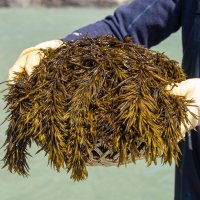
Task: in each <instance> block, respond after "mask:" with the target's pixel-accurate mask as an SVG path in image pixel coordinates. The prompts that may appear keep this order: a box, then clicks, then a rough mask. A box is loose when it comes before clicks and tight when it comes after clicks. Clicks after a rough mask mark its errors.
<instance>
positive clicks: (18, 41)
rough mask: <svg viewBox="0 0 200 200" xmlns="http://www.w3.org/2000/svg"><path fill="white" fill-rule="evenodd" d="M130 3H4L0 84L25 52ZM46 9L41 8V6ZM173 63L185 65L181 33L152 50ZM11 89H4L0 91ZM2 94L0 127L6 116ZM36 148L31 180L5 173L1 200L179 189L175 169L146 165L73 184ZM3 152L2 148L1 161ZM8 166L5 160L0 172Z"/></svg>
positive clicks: (142, 195) (145, 194)
mask: <svg viewBox="0 0 200 200" xmlns="http://www.w3.org/2000/svg"><path fill="white" fill-rule="evenodd" d="M124 3H127V1H125V0H121V1H120V0H79V1H78V0H49V1H48V0H0V6H1V8H0V82H2V81H5V80H7V77H8V70H9V68H10V67H11V66H12V65H13V63H14V62H15V60H16V59H17V57H18V55H19V54H20V53H21V51H22V50H23V49H25V48H28V47H30V46H33V45H36V44H38V43H40V42H43V41H47V40H52V39H60V38H63V37H64V36H66V35H67V34H69V33H71V32H72V31H74V30H75V29H77V28H80V27H82V26H84V25H87V24H89V23H93V22H96V21H97V20H100V19H103V18H104V17H105V16H107V15H112V14H113V12H114V10H115V9H116V7H117V6H119V4H124ZM40 5H42V6H40ZM153 49H154V50H156V51H159V52H161V53H162V52H164V53H165V54H166V55H168V56H169V57H170V58H171V59H174V60H177V61H179V62H180V61H181V56H182V49H181V34H180V31H179V32H177V33H175V34H173V35H171V36H170V37H169V38H168V39H166V40H165V41H164V42H162V43H161V44H159V45H158V46H156V47H154V48H153ZM5 88H6V85H5V84H3V85H2V84H1V85H0V90H3V89H5ZM4 94H5V93H3V94H0V122H2V121H3V120H4V119H5V117H6V112H5V110H3V108H4V107H5V103H4V102H3V100H2V98H3V95H4ZM7 127H8V122H6V123H4V124H3V125H1V126H0V146H2V145H3V143H4V141H5V132H6V129H7ZM37 150H38V149H37V147H36V146H35V145H33V146H32V147H31V149H30V150H29V152H30V153H31V155H32V156H33V157H32V158H29V159H28V163H29V166H30V168H31V170H30V176H29V177H28V178H23V177H19V176H18V175H16V174H11V173H10V172H8V170H7V169H6V168H4V169H0V200H25V199H28V200H36V199H37V200H47V199H48V200H55V199H59V200H122V199H123V200H130V199H133V200H161V199H162V200H171V199H173V190H174V164H172V166H168V165H165V166H162V165H161V164H160V163H159V162H158V165H157V166H154V165H152V166H150V167H148V168H147V167H146V163H145V162H144V161H138V162H137V163H136V164H130V165H128V166H127V167H124V166H121V167H120V168H117V167H109V168H102V167H96V168H91V167H90V168H88V171H89V177H88V179H87V180H86V181H83V182H79V183H78V182H74V181H73V180H70V178H69V174H67V173H66V172H65V171H64V170H63V171H62V172H60V173H57V172H56V171H54V170H53V169H51V168H50V166H47V158H46V157H45V156H44V154H43V153H42V152H41V153H39V154H37V155H35V152H36V151H37ZM3 156H4V149H0V159H2V158H3ZM2 166H3V162H2V161H0V167H2Z"/></svg>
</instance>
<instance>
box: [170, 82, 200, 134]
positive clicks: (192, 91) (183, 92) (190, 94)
mask: <svg viewBox="0 0 200 200" xmlns="http://www.w3.org/2000/svg"><path fill="white" fill-rule="evenodd" d="M176 85H177V86H175V87H173V89H172V90H171V93H172V94H174V95H178V96H185V98H186V99H188V100H191V99H192V100H194V103H192V104H191V106H188V110H189V111H188V112H187V114H188V119H189V121H190V123H189V124H186V127H185V126H184V125H183V124H181V133H182V134H183V136H185V133H186V132H187V131H189V130H191V129H193V128H195V127H196V126H199V125H200V78H192V79H187V80H185V81H182V82H180V83H177V84H176ZM167 89H169V90H170V89H171V86H169V87H167ZM191 113H193V114H194V115H196V116H197V118H195V117H194V115H193V114H191Z"/></svg>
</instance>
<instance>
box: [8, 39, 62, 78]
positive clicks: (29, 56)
mask: <svg viewBox="0 0 200 200" xmlns="http://www.w3.org/2000/svg"><path fill="white" fill-rule="evenodd" d="M62 43H63V42H62V41H61V40H51V41H47V42H43V43H40V44H38V45H36V46H34V47H30V48H28V49H25V50H24V51H23V52H22V53H21V54H20V56H19V57H18V59H17V61H16V62H15V64H14V65H13V66H12V67H11V68H10V70H9V78H8V80H9V81H11V82H12V80H13V78H14V76H15V73H14V72H22V71H23V70H24V69H25V71H26V72H27V73H28V74H29V75H30V74H31V72H32V70H33V67H34V66H36V65H38V64H39V62H40V60H41V59H42V58H43V54H42V52H41V51H39V49H47V48H52V49H56V48H58V47H59V46H60V45H61V44H62Z"/></svg>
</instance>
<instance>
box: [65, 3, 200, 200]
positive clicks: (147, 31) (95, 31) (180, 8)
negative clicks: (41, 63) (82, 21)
mask: <svg viewBox="0 0 200 200" xmlns="http://www.w3.org/2000/svg"><path fill="white" fill-rule="evenodd" d="M196 6H197V2H196V0H134V1H132V2H131V3H130V4H128V5H125V6H122V7H119V8H118V9H117V10H116V11H115V13H114V15H113V16H108V17H106V18H105V19H103V20H101V21H98V22H96V23H94V24H91V25H88V26H86V27H83V28H81V29H79V30H77V31H75V32H74V33H72V34H70V35H68V36H66V37H65V38H64V39H63V40H64V41H69V40H73V39H76V38H78V37H81V36H84V35H86V34H89V35H90V36H91V37H95V36H99V35H104V34H110V35H114V36H116V37H117V38H119V39H122V38H123V37H125V36H126V35H130V36H132V37H133V42H134V43H138V44H141V45H143V46H145V47H152V46H154V45H156V44H158V43H159V42H161V41H162V40H164V39H165V38H167V37H168V36H169V35H170V34H171V33H173V32H176V31H177V30H178V29H179V28H180V27H182V42H183V51H184V50H185V48H186V46H187V43H188V42H189V41H188V38H189V33H190V31H191V28H192V26H193V22H194V16H195V10H196ZM192 72H193V68H192V66H191V69H190V70H189V71H188V70H187V73H188V74H187V75H188V77H192V76H193V75H192V74H193V73H192ZM199 145H200V135H199V134H197V133H195V134H193V136H192V150H191V149H189V147H188V141H186V142H181V144H180V146H181V148H182V151H183V156H182V158H181V161H180V163H179V167H178V168H176V181H175V200H200V148H199Z"/></svg>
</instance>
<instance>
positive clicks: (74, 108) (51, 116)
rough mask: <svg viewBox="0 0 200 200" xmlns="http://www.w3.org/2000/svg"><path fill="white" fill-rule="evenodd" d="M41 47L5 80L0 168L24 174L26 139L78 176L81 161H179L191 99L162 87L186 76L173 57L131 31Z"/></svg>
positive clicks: (84, 163) (82, 166) (82, 172)
mask: <svg viewBox="0 0 200 200" xmlns="http://www.w3.org/2000/svg"><path fill="white" fill-rule="evenodd" d="M41 51H42V52H43V54H44V58H43V59H42V60H41V62H40V63H39V65H38V66H35V68H34V70H33V73H32V74H31V75H30V76H28V75H27V74H26V72H25V71H24V72H22V73H17V74H16V77H15V79H14V84H8V89H9V92H8V94H7V95H5V101H6V102H7V111H8V112H9V115H8V117H7V119H8V120H9V127H8V129H7V132H6V135H7V139H6V141H5V143H4V146H5V147H6V153H5V157H4V158H3V160H4V163H5V165H4V167H8V169H9V170H10V171H11V172H17V173H18V174H20V175H25V176H26V175H28V171H29V167H28V164H27V161H26V158H27V156H30V155H29V153H28V152H27V148H28V147H29V146H31V143H32V142H35V143H36V144H37V145H38V147H39V151H38V152H40V151H45V153H46V155H48V161H49V164H50V165H51V166H52V167H54V168H55V169H56V170H57V171H59V170H60V169H63V168H64V169H66V170H67V171H68V172H69V171H71V178H73V179H74V180H78V181H79V180H83V179H85V178H86V177H87V176H88V173H87V169H86V166H87V165H104V164H105V165H106V163H107V164H108V165H109V164H110V165H112V164H114V163H117V164H118V166H119V165H122V164H127V163H129V162H135V161H136V160H137V159H141V158H144V159H146V161H147V164H148V165H150V164H151V163H152V162H154V163H155V164H156V160H157V158H161V159H162V162H163V163H167V162H168V163H170V164H171V162H172V159H174V160H175V161H176V162H178V159H179V154H180V149H179V147H178V144H177V143H178V140H180V139H183V136H182V134H181V130H180V124H181V123H183V124H187V123H189V121H188V118H187V111H188V109H187V106H188V105H189V104H190V103H191V102H192V101H190V100H186V99H185V98H184V97H182V96H175V95H173V94H171V93H170V91H168V90H166V89H165V88H166V86H167V85H169V84H170V85H175V84H176V83H178V82H180V81H183V80H185V79H186V77H185V74H184V72H183V70H182V69H181V68H180V67H179V66H178V64H177V62H175V61H173V60H170V59H169V58H168V57H167V56H165V55H164V54H160V53H157V52H155V51H152V50H149V49H146V48H144V47H142V46H140V45H136V44H132V43H131V39H130V38H129V37H126V38H125V39H124V40H123V41H120V40H118V39H116V38H115V37H113V36H100V37H97V38H90V37H85V38H82V39H78V40H75V41H71V42H65V43H63V45H62V46H60V47H59V48H57V49H56V50H52V49H47V50H41Z"/></svg>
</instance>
